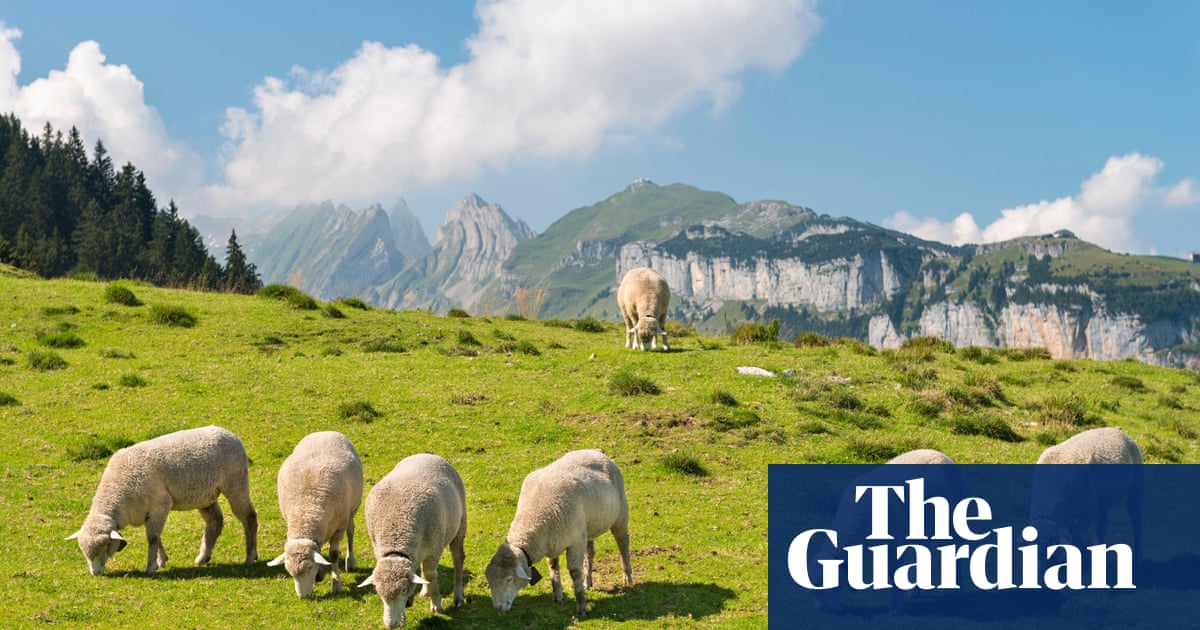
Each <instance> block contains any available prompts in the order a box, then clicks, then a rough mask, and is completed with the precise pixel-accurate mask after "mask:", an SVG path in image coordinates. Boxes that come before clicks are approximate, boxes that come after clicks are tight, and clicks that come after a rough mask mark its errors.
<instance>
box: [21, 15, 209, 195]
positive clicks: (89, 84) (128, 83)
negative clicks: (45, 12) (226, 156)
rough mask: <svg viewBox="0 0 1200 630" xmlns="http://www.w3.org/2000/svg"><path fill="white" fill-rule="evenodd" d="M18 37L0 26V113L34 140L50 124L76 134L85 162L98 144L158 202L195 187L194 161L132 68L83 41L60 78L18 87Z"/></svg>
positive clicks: (198, 169) (197, 166) (54, 75)
mask: <svg viewBox="0 0 1200 630" xmlns="http://www.w3.org/2000/svg"><path fill="white" fill-rule="evenodd" d="M20 37H21V31H19V30H17V29H12V28H4V27H3V25H2V24H0V111H3V112H13V113H14V114H16V116H17V118H19V119H20V120H21V123H22V125H23V126H24V127H25V128H26V130H28V131H29V132H30V133H32V134H37V133H40V132H41V128H42V127H43V126H44V125H45V124H46V123H47V122H49V123H50V124H51V125H52V126H53V127H54V128H55V129H57V130H60V131H63V132H64V133H65V132H66V131H67V130H69V129H70V128H71V127H76V128H78V129H79V132H80V134H81V135H82V136H83V139H84V141H85V142H86V143H87V148H88V151H89V154H90V152H91V150H92V148H93V147H94V145H95V142H96V140H101V141H103V142H104V146H105V148H106V149H108V152H109V155H110V157H112V159H113V162H114V163H115V164H116V166H117V167H118V168H120V166H122V165H123V164H125V163H126V162H133V164H134V166H136V167H138V168H139V169H141V170H142V171H143V172H144V173H145V174H146V179H147V181H148V182H149V184H150V186H151V187H152V188H153V189H154V190H155V191H156V193H157V194H159V195H163V194H165V195H168V196H175V195H178V194H180V193H181V192H183V191H185V190H187V189H190V188H194V187H196V186H198V185H199V183H200V177H201V175H202V168H203V167H202V164H201V161H200V158H199V156H197V155H196V154H195V152H193V151H192V150H191V149H190V148H189V147H187V145H185V144H183V143H181V142H179V141H176V140H174V139H172V138H171V137H170V136H169V135H168V134H167V131H166V127H165V126H164V125H163V122H162V119H161V118H160V117H159V115H158V112H157V111H156V110H155V109H154V108H153V107H150V106H149V105H147V104H146V102H145V98H144V95H143V92H142V82H141V81H139V80H138V79H137V77H136V76H134V74H133V71H131V70H130V69H129V66H126V65H113V64H109V63H107V62H106V58H105V56H104V53H103V52H102V51H101V50H100V44H98V43H96V42H94V41H85V42H82V43H80V44H79V45H77V46H75V48H74V49H73V50H72V51H71V53H70V55H69V56H68V58H67V65H66V67H65V68H64V69H63V70H54V71H51V72H50V73H49V74H48V75H47V76H45V77H42V78H39V79H36V80H34V81H33V82H32V83H30V84H29V85H26V86H21V85H18V83H17V75H18V73H20V71H21V56H20V53H19V51H18V50H17V47H16V40H17V39H19V38H20ZM160 202H165V200H162V199H160Z"/></svg>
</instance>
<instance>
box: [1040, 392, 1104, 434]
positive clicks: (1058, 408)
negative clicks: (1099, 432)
mask: <svg viewBox="0 0 1200 630" xmlns="http://www.w3.org/2000/svg"><path fill="white" fill-rule="evenodd" d="M1034 407H1035V409H1036V410H1037V418H1038V421H1039V422H1041V423H1042V424H1045V425H1060V426H1067V427H1081V426H1085V425H1088V424H1094V421H1092V420H1091V419H1089V418H1088V415H1087V405H1085V404H1084V402H1083V400H1081V399H1079V398H1078V397H1076V396H1065V395H1060V394H1053V395H1050V396H1047V397H1046V398H1044V399H1042V401H1041V402H1040V403H1037V404H1035V405H1034Z"/></svg>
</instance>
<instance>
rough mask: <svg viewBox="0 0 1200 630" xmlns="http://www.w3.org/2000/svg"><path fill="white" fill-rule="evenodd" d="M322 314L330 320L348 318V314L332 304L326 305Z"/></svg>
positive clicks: (322, 309)
mask: <svg viewBox="0 0 1200 630" xmlns="http://www.w3.org/2000/svg"><path fill="white" fill-rule="evenodd" d="M321 312H322V313H323V314H324V315H325V317H328V318H330V319H345V318H346V314H345V313H343V312H342V311H341V309H339V308H338V307H336V306H334V305H332V304H326V305H325V306H322V307H321Z"/></svg>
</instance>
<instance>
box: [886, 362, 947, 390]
mask: <svg viewBox="0 0 1200 630" xmlns="http://www.w3.org/2000/svg"><path fill="white" fill-rule="evenodd" d="M892 367H893V368H894V369H895V370H896V381H897V382H899V383H900V384H901V385H903V386H904V387H907V388H909V389H911V390H913V391H921V390H923V389H925V388H926V387H929V386H930V385H932V384H933V383H934V382H936V381H937V380H938V373H937V369H936V368H933V367H927V366H923V365H918V364H916V363H913V362H911V361H897V362H895V363H893V364H892Z"/></svg>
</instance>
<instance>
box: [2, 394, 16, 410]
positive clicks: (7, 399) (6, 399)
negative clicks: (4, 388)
mask: <svg viewBox="0 0 1200 630" xmlns="http://www.w3.org/2000/svg"><path fill="white" fill-rule="evenodd" d="M19 404H21V401H19V400H17V397H16V396H13V395H12V394H10V393H8V392H0V407H10V406H13V405H19Z"/></svg>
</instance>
